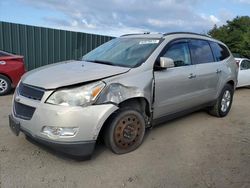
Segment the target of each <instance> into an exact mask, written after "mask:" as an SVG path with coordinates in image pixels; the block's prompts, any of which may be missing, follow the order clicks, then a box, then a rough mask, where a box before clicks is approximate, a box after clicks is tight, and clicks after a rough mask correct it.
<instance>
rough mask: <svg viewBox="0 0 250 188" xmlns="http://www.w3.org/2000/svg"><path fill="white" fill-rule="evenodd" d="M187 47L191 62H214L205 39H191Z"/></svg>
mask: <svg viewBox="0 0 250 188" xmlns="http://www.w3.org/2000/svg"><path fill="white" fill-rule="evenodd" d="M189 47H190V51H191V57H192V62H193V64H202V63H211V62H214V57H213V54H212V51H211V48H210V46H209V43H208V42H207V41H205V40H196V39H192V40H190V42H189Z"/></svg>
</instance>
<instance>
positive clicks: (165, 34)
mask: <svg viewBox="0 0 250 188" xmlns="http://www.w3.org/2000/svg"><path fill="white" fill-rule="evenodd" d="M174 34H191V35H198V36H203V37H209V38H212V37H211V36H210V35H206V34H199V33H193V32H171V33H164V34H163V36H167V35H174Z"/></svg>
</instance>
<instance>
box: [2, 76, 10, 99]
mask: <svg viewBox="0 0 250 188" xmlns="http://www.w3.org/2000/svg"><path fill="white" fill-rule="evenodd" d="M10 90H11V81H10V79H9V78H7V77H6V76H4V75H0V96H2V95H6V94H8V93H9V92H10Z"/></svg>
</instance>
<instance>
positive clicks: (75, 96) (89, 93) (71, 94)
mask: <svg viewBox="0 0 250 188" xmlns="http://www.w3.org/2000/svg"><path fill="white" fill-rule="evenodd" d="M104 87H105V84H104V83H103V82H95V83H92V84H88V85H84V86H80V87H77V88H70V89H59V90H57V91H55V92H54V93H53V94H52V95H51V96H50V97H49V98H48V99H47V101H46V103H49V104H55V105H61V106H82V107H84V106H89V105H91V104H93V103H94V102H95V100H96V98H97V97H98V95H99V94H100V93H101V91H102V90H103V88H104Z"/></svg>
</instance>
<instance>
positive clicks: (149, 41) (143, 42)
mask: <svg viewBox="0 0 250 188" xmlns="http://www.w3.org/2000/svg"><path fill="white" fill-rule="evenodd" d="M159 41H160V40H143V41H140V42H139V44H158V43H159Z"/></svg>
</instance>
